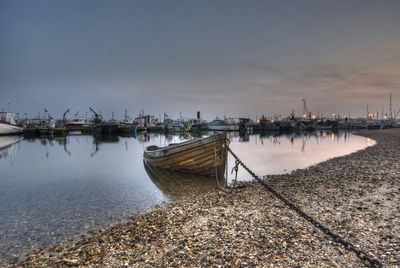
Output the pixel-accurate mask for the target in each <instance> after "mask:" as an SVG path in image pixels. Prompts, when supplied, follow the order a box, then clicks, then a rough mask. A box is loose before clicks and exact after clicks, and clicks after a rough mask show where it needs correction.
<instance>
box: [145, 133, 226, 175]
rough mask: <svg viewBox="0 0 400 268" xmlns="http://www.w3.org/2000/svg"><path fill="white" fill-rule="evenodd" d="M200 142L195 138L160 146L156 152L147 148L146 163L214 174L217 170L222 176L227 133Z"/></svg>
mask: <svg viewBox="0 0 400 268" xmlns="http://www.w3.org/2000/svg"><path fill="white" fill-rule="evenodd" d="M206 139H207V140H205V141H203V142H200V140H197V141H196V140H195V141H192V142H186V143H184V145H183V144H177V145H173V146H169V147H165V148H160V149H158V150H156V152H154V151H153V152H152V151H151V150H146V151H145V153H144V160H145V163H146V164H149V165H152V166H155V167H158V168H162V169H167V170H172V171H178V172H184V173H190V174H199V175H205V176H213V175H215V173H216V171H217V174H218V176H222V175H223V173H224V170H225V162H226V157H227V151H226V147H225V139H226V138H225V135H223V136H218V137H217V138H216V139H215V140H214V139H213V137H209V138H206Z"/></svg>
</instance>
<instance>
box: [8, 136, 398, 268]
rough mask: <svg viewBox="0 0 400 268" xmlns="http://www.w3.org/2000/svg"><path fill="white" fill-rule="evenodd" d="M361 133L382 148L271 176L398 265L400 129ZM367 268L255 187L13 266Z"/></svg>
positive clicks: (194, 201)
mask: <svg viewBox="0 0 400 268" xmlns="http://www.w3.org/2000/svg"><path fill="white" fill-rule="evenodd" d="M358 134H359V135H362V136H366V137H368V138H370V139H372V140H375V141H376V142H377V144H376V145H375V146H372V147H368V148H366V149H364V150H360V151H357V152H355V153H353V154H351V155H347V156H343V157H338V158H333V159H330V160H328V161H325V162H322V163H319V164H317V165H314V166H311V167H309V168H307V169H302V170H296V171H294V172H292V173H291V174H285V175H274V176H269V177H268V178H267V182H268V184H269V185H271V186H272V187H273V188H274V189H275V190H277V191H278V192H280V193H282V194H283V195H284V196H285V197H286V198H288V199H289V200H290V201H292V202H293V203H295V204H296V205H298V206H299V207H300V208H301V209H302V210H304V211H305V212H307V213H308V214H310V215H312V216H313V217H314V218H316V219H317V220H319V221H320V222H322V223H323V224H324V225H325V226H327V227H329V228H330V229H331V230H332V231H334V232H336V233H337V234H339V235H341V236H342V237H344V238H345V239H346V240H348V241H351V242H353V243H354V244H356V245H357V246H359V247H360V248H361V249H362V250H364V251H366V252H369V253H370V254H371V255H373V256H376V257H377V258H379V260H380V261H381V262H382V263H383V264H384V266H387V267H396V266H400V254H399V253H398V252H400V164H399V159H400V129H389V130H377V131H365V132H359V133H358ZM242 160H243V161H244V162H246V159H242ZM250 168H251V166H250ZM365 265H366V263H364V262H363V261H361V260H360V259H358V258H357V256H356V255H355V254H354V253H352V252H349V251H347V250H346V249H345V248H344V247H343V246H341V245H339V244H337V243H335V242H333V241H332V240H331V239H330V238H329V237H328V236H326V235H325V234H323V233H322V232H321V231H319V230H318V229H316V228H315V227H314V226H313V225H311V224H310V223H308V222H307V221H305V220H304V219H303V218H301V217H300V216H299V215H297V214H296V212H294V211H292V210H291V209H289V208H288V207H286V206H285V205H284V204H283V203H282V202H281V201H279V200H278V199H276V198H275V197H274V196H273V195H272V194H270V193H269V192H267V191H266V190H265V188H264V187H262V186H261V185H260V184H259V183H256V182H248V183H244V184H240V185H239V187H236V188H233V189H228V190H227V191H210V192H209V193H206V194H201V195H196V196H193V197H185V198H179V199H176V200H174V201H172V202H170V203H167V204H163V205H160V206H156V207H153V208H152V209H151V210H150V211H148V212H146V213H143V214H140V215H138V216H135V217H133V218H130V219H128V220H126V221H124V222H121V223H119V224H116V225H113V226H110V227H107V228H102V229H97V230H93V231H91V232H89V233H88V234H86V235H83V236H82V237H81V238H80V239H78V240H74V241H72V240H70V241H65V242H64V243H62V244H58V245H54V246H52V247H50V248H47V249H38V250H36V251H34V252H31V253H30V254H28V255H27V256H26V258H25V259H24V260H22V261H21V260H11V262H10V266H11V267H14V266H15V267H62V266H77V267H78V266H81V267H89V266H90V267H166V266H168V267H199V266H203V267H204V266H207V267H208V266H213V267H218V266H221V267H222V266H224V267H344V266H345V267H363V266H365Z"/></svg>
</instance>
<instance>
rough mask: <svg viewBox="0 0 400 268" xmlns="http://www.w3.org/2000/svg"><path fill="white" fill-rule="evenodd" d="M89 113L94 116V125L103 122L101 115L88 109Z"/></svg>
mask: <svg viewBox="0 0 400 268" xmlns="http://www.w3.org/2000/svg"><path fill="white" fill-rule="evenodd" d="M89 109H90V111H91V112H92V113H93V114H94V122H95V123H100V122H101V121H103V117H102V116H101V114H98V113H96V112H95V111H94V110H93V109H92V107H89Z"/></svg>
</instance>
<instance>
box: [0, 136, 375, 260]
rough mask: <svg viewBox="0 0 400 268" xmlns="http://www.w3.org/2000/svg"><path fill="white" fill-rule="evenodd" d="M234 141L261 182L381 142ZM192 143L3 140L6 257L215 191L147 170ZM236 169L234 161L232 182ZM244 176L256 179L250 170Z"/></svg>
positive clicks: (0, 233)
mask: <svg viewBox="0 0 400 268" xmlns="http://www.w3.org/2000/svg"><path fill="white" fill-rule="evenodd" d="M206 135H209V134H207V133H204V134H202V136H206ZM228 135H229V137H230V139H231V145H230V146H231V148H232V149H233V150H234V151H235V152H236V153H237V155H238V156H239V157H240V158H241V159H242V160H243V161H244V162H245V163H246V164H247V165H248V166H249V167H250V168H251V169H252V170H253V171H254V172H255V173H256V174H257V175H260V176H263V175H268V174H282V173H288V172H290V171H292V170H294V169H299V168H305V167H308V166H310V165H313V164H315V163H318V162H321V161H325V160H327V159H329V158H332V157H336V156H341V155H345V154H349V153H351V152H354V151H357V150H360V149H363V148H365V147H367V146H370V145H373V144H374V143H375V142H374V141H372V140H370V139H368V138H364V137H360V136H356V135H353V134H351V133H348V132H339V133H332V132H321V131H316V132H311V133H304V134H285V135H279V134H277V133H264V134H250V135H248V134H243V135H240V134H239V133H229V134H228ZM191 138H193V136H191V135H190V134H188V135H167V136H166V135H163V134H138V135H134V136H128V137H120V136H108V137H96V138H95V137H93V136H90V135H70V136H67V137H63V138H51V139H49V138H31V139H26V138H23V137H16V136H7V137H0V257H1V258H3V259H8V258H10V257H13V256H17V257H21V256H22V255H23V254H24V253H26V252H28V251H30V250H33V249H36V248H38V247H47V246H49V245H51V244H54V243H59V242H62V241H63V240H65V239H71V238H77V237H79V235H81V234H84V233H86V232H87V231H89V230H90V229H93V228H98V227H104V226H107V225H110V224H113V223H116V222H118V221H121V220H124V219H127V218H128V217H131V216H134V215H136V214H138V213H141V212H143V211H146V210H148V209H149V208H150V207H151V206H153V205H157V204H161V203H163V202H168V201H169V200H171V199H173V198H179V197H180V196H182V195H186V194H196V193H198V192H205V191H209V190H211V189H215V187H216V186H215V185H216V184H215V181H214V179H204V180H203V178H198V177H191V176H188V175H182V174H174V173H168V172H166V173H163V174H160V173H149V171H148V170H146V169H145V167H144V165H143V150H144V148H145V146H148V145H153V144H154V145H158V146H166V145H168V144H169V143H172V142H180V141H183V140H187V139H191ZM233 164H234V160H233V159H232V157H230V158H229V167H228V171H229V172H228V173H229V178H228V182H230V181H231V180H232V178H233V175H231V174H230V171H231V168H232V167H233ZM238 178H239V180H249V179H251V177H250V176H249V175H248V174H246V173H245V171H244V170H243V169H239V173H238ZM0 263H1V262H0Z"/></svg>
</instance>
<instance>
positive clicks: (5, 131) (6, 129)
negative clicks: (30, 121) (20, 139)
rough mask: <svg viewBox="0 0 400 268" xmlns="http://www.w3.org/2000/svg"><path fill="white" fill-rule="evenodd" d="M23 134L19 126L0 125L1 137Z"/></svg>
mask: <svg viewBox="0 0 400 268" xmlns="http://www.w3.org/2000/svg"><path fill="white" fill-rule="evenodd" d="M19 133H22V128H21V127H19V126H15V125H11V124H6V123H0V135H12V134H19Z"/></svg>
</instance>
